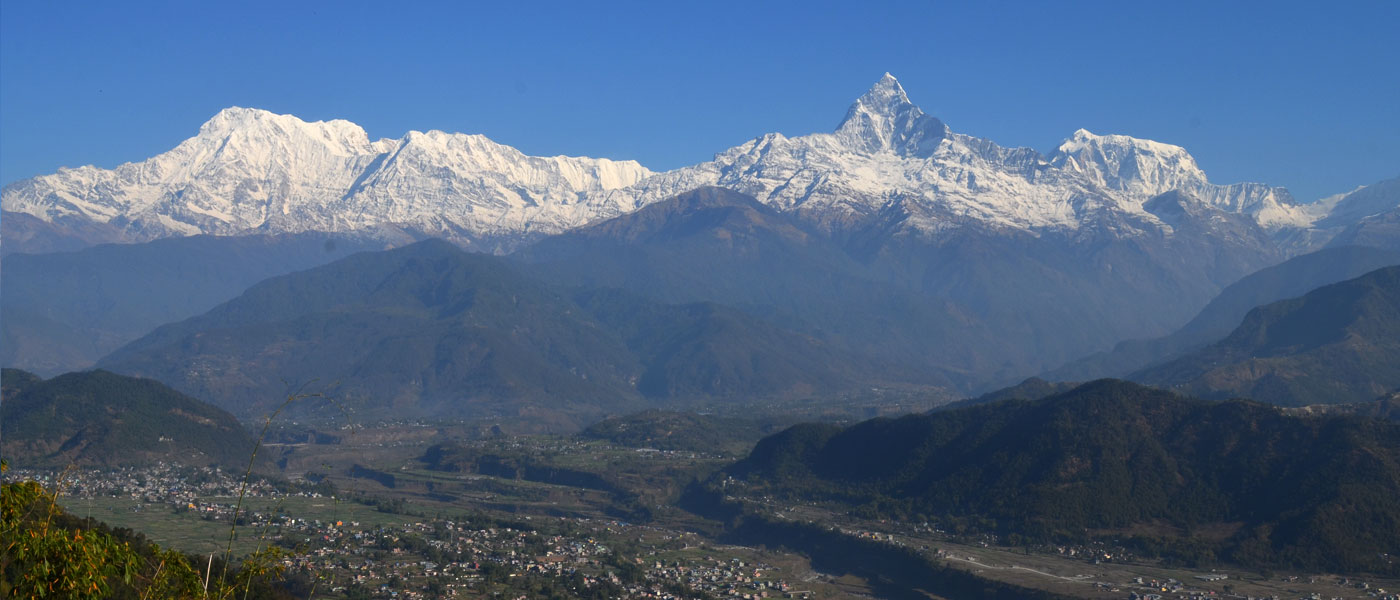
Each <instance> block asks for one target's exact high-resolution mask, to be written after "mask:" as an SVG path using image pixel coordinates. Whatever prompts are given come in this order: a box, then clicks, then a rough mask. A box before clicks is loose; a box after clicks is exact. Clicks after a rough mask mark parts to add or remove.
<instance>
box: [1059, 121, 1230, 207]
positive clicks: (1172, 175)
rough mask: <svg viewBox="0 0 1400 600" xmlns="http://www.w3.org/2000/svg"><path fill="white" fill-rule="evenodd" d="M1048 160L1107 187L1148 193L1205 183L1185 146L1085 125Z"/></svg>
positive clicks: (1150, 194) (1194, 160) (1154, 193)
mask: <svg viewBox="0 0 1400 600" xmlns="http://www.w3.org/2000/svg"><path fill="white" fill-rule="evenodd" d="M1050 164H1052V165H1054V166H1056V167H1059V168H1062V169H1065V170H1067V171H1071V172H1077V173H1080V174H1082V175H1085V176H1087V177H1088V178H1090V179H1091V180H1093V181H1094V182H1095V183H1098V184H1099V185H1102V186H1104V187H1107V188H1109V189H1113V190H1118V191H1124V192H1134V193H1139V194H1143V195H1147V196H1155V195H1157V194H1161V193H1163V192H1166V191H1169V190H1173V189H1179V188H1183V187H1194V186H1197V185H1200V184H1204V183H1206V174H1205V173H1204V172H1202V171H1201V169H1200V167H1198V166H1196V159H1195V158H1192V157H1191V155H1190V154H1189V153H1187V152H1186V149H1185V148H1182V147H1180V146H1173V145H1171V144H1163V143H1160V142H1154V141H1151V140H1141V139H1137V138H1134V137H1129V136H1126V135H1095V134H1093V133H1090V132H1089V131H1087V130H1084V129H1080V130H1078V131H1076V132H1074V135H1072V136H1070V138H1069V139H1067V140H1065V141H1064V143H1062V144H1060V147H1059V148H1057V149H1056V150H1055V153H1054V155H1053V156H1051V158H1050Z"/></svg>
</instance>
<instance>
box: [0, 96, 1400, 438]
mask: <svg viewBox="0 0 1400 600" xmlns="http://www.w3.org/2000/svg"><path fill="white" fill-rule="evenodd" d="M1396 181H1397V180H1390V181H1385V182H1381V183H1378V184H1375V185H1371V186H1368V187H1362V188H1359V189H1357V190H1355V191H1353V192H1351V193H1348V194H1342V195H1338V196H1335V197H1331V198H1327V199H1323V200H1320V201H1317V202H1312V203H1300V202H1297V201H1296V200H1294V199H1293V198H1292V197H1291V196H1290V195H1289V194H1288V192H1287V191H1286V190H1283V189H1282V188H1276V187H1271V186H1268V185H1264V184H1257V183H1241V184H1232V185H1217V184H1214V183H1211V182H1210V181H1209V180H1208V179H1207V178H1206V176H1205V174H1204V173H1203V172H1202V171H1201V170H1200V169H1199V168H1198V167H1197V166H1196V164H1195V161H1194V159H1192V158H1191V156H1190V155H1189V154H1188V153H1187V152H1186V151H1185V150H1184V149H1182V148H1179V147H1176V146H1171V145H1168V144H1162V143H1158V142H1152V141H1148V140H1139V139H1134V138H1130V137H1126V136H1117V135H1094V134H1091V133H1089V132H1087V131H1083V130H1080V131H1077V132H1075V133H1074V134H1072V135H1071V136H1070V138H1069V139H1067V140H1066V141H1065V142H1064V143H1062V144H1061V145H1060V146H1059V147H1057V148H1056V149H1055V150H1054V151H1052V152H1050V153H1049V154H1041V153H1039V152H1037V151H1035V150H1031V149H1026V148H1004V147H1001V146H999V145H997V144H995V143H994V142H991V141H989V140H984V139H980V138H976V137H972V136H968V135H964V134H959V133H955V132H953V131H952V130H951V129H950V128H949V127H948V126H946V125H945V124H944V123H943V122H942V121H940V120H938V119H937V118H935V117H933V116H930V115H927V114H925V113H923V112H922V111H921V110H920V109H919V108H918V107H917V106H915V105H914V104H913V103H912V102H910V101H909V99H908V97H907V96H906V95H905V93H904V91H903V89H902V88H901V87H900V86H899V83H898V82H897V81H896V80H895V79H894V78H893V77H891V76H889V75H886V76H885V77H883V78H881V79H880V81H878V82H877V83H876V84H875V85H874V86H873V87H872V88H871V89H870V90H869V91H868V92H867V93H866V94H864V95H863V96H861V97H860V98H859V99H858V100H857V101H856V102H855V103H854V104H853V105H852V106H851V107H850V108H849V110H848V111H847V114H846V116H845V118H844V119H843V120H842V121H841V122H840V124H839V126H838V127H837V128H836V130H835V131H834V132H833V133H818V134H812V135H807V136H801V137H793V138H788V137H785V136H782V135H779V134H768V135H764V136H761V137H759V138H756V139H754V140H751V141H749V142H747V143H745V144H741V145H739V146H736V147H734V148H731V149H728V150H725V151H723V152H720V153H719V154H717V155H716V156H715V159H714V160H713V161H710V162H706V163H702V164H699V165H694V166H690V167H684V168H680V169H676V170H673V171H668V172H663V173H653V172H651V171H649V170H647V169H645V168H644V167H642V166H640V165H638V164H636V163H634V162H630V161H628V162H618V161H608V160H595V159H588V158H568V157H550V158H540V157H529V156H526V155H524V154H521V153H520V152H518V151H516V150H514V149H513V148H510V147H508V146H504V145H500V144H497V143H495V142H492V141H490V140H487V139H486V138H484V137H481V136H472V135H462V134H446V133H442V132H429V133H426V134H424V133H417V132H410V133H409V134H408V135H406V136H404V137H403V138H401V139H398V140H379V141H370V140H369V139H368V138H367V136H366V135H365V134H364V132H363V130H361V129H359V128H358V127H357V126H355V125H353V124H350V123H348V122H345V121H331V122H318V123H305V122H303V121H301V120H299V119H296V118H295V117H291V116H287V115H273V114H271V113H267V112H265V111H258V110H252V109H228V110H225V111H223V112H221V113H220V114H219V115H217V116H216V117H215V118H214V119H212V120H211V121H210V122H209V123H206V124H205V126H204V127H202V128H201V130H200V132H199V133H198V135H196V136H195V137H193V138H190V139H189V140H186V141H185V142H183V143H181V144H180V145H179V146H178V147H176V148H175V149H174V150H172V151H170V152H168V153H165V154H162V155H159V156H156V157H153V158H151V159H149V160H147V161H143V162H140V163H131V164H126V165H122V166H120V167H118V168H116V169H113V170H103V169H98V168H95V167H83V168H79V169H63V170H60V171H59V172H58V173H56V174H52V175H45V176H41V177H36V178H33V179H29V180H25V181H21V182H17V183H14V184H12V185H9V186H6V187H5V189H4V191H3V208H4V211H5V212H4V215H3V222H0V229H3V239H4V246H3V248H4V252H5V253H6V256H5V258H4V269H3V277H4V289H5V293H4V299H3V300H4V310H5V313H6V319H5V322H4V324H3V326H4V336H5V337H4V345H5V348H4V350H3V358H4V360H5V361H6V362H5V364H6V365H11V366H21V367H25V368H30V369H35V370H37V371H39V372H41V373H44V374H53V373H57V372H60V371H63V370H68V369H74V368H85V367H88V366H91V365H93V364H102V365H104V366H106V367H108V368H112V369H115V370H119V371H124V372H130V373H139V374H144V375H150V376H156V377H158V378H160V379H162V380H163V381H166V382H167V383H170V384H171V385H173V386H174V387H176V388H177V389H180V390H182V391H184V392H186V393H192V394H195V395H198V396H200V397H201V398H206V399H210V400H213V401H215V402H216V403H218V404H220V405H222V406H225V407H227V408H231V409H238V410H242V409H243V408H246V407H247V406H249V403H251V404H252V405H256V404H257V403H258V402H264V401H267V400H268V399H269V398H275V397H276V396H277V394H276V393H274V392H275V391H276V390H273V389H272V388H274V387H277V385H280V383H278V382H280V381H282V380H283V379H288V380H293V381H305V380H310V379H319V380H325V381H340V382H342V383H344V384H346V385H347V386H348V387H347V389H354V390H355V392H354V393H355V394H359V395H361V397H364V398H369V397H374V398H380V399H385V400H386V401H387V402H389V403H390V404H389V405H396V404H394V403H401V404H402V405H403V406H412V407H414V408H415V409H417V410H422V411H424V412H439V411H445V412H448V413H459V412H463V411H465V412H471V411H472V410H476V409H477V408H481V409H483V410H486V409H489V411H490V412H502V411H504V412H507V413H509V412H518V411H519V410H520V409H521V407H520V405H517V404H518V403H520V402H524V403H525V404H530V403H543V404H544V405H549V404H550V403H555V405H554V406H553V408H561V407H563V405H564V404H569V405H570V406H574V407H577V408H578V409H579V410H580V411H582V413H580V414H583V413H586V414H590V415H592V414H602V413H606V412H608V411H611V410H615V409H622V408H626V407H641V406H648V405H652V404H655V403H656V402H659V401H667V402H669V401H672V400H680V399H688V400H695V399H706V401H708V400H723V401H732V400H736V399H741V398H752V397H755V396H762V397H792V396H802V395H842V394H849V393H854V391H855V390H861V389H865V390H869V389H870V388H872V387H873V388H876V389H879V390H889V389H897V390H903V391H914V392H917V393H927V394H931V395H933V396H936V397H940V398H953V397H957V396H960V395H967V394H972V393H976V392H981V391H986V390H989V389H993V388H995V387H998V386H1001V385H1005V384H1008V383H1011V382H1014V381H1019V380H1021V379H1023V378H1025V377H1027V376H1030V375H1035V374H1038V373H1046V372H1047V371H1048V372H1050V375H1051V376H1053V377H1058V378H1070V379H1081V378H1091V377H1098V376H1102V375H1126V374H1128V373H1131V372H1134V371H1137V370H1139V369H1144V368H1148V367H1152V366H1154V365H1159V364H1161V363H1163V362H1165V361H1168V360H1174V359H1178V358H1181V357H1183V356H1185V355H1186V354H1187V353H1189V352H1192V351H1196V350H1199V349H1201V348H1203V347H1206V346H1207V345H1210V344H1213V343H1215V342H1217V341H1219V340H1220V339H1222V338H1224V337H1225V336H1226V335H1227V334H1230V332H1231V331H1232V330H1234V329H1235V328H1236V327H1237V326H1239V325H1240V323H1241V321H1240V320H1241V319H1243V318H1244V316H1245V314H1246V313H1248V312H1249V311H1250V310H1251V309H1253V308H1254V307H1255V306H1258V305H1261V304H1267V303H1269V302H1274V301H1278V300H1283V299H1285V298H1289V297H1293V296H1298V295H1301V294H1303V293H1305V292H1308V291H1310V290H1312V289H1314V288H1317V287H1319V286H1322V285H1327V284H1333V283H1336V282H1339V281H1342V280H1344V279H1347V278H1350V277H1355V276H1357V275H1360V274H1362V273H1364V272H1366V271H1368V270H1371V269H1374V268H1377V267H1380V266H1385V265H1387V264H1395V258H1396V255H1395V254H1394V252H1397V251H1400V226H1397V223H1400V185H1397V183H1396ZM190 234H217V235H216V236H213V237H209V236H203V237H202V236H194V237H185V236H189V235H190ZM249 235H258V236H262V237H248V236H249ZM425 237H444V238H446V239H448V240H450V241H452V242H454V243H456V244H457V245H458V246H462V247H465V248H467V249H469V250H477V251H485V252H487V253H493V254H506V255H507V256H506V257H505V258H497V257H490V256H480V255H469V254H463V253H460V252H455V251H453V252H449V249H448V248H445V247H443V246H441V245H432V244H429V245H422V246H414V247H412V248H413V249H411V250H410V249H409V248H404V249H403V251H402V252H401V251H391V252H389V253H382V254H362V255H355V256H350V251H351V250H374V249H382V248H386V247H392V246H400V245H403V244H405V243H406V242H409V241H413V240H418V239H422V238H425ZM151 240H158V241H151ZM110 241H119V242H134V243H128V244H124V245H118V246H104V247H102V248H91V249H87V250H82V249H81V248H83V247H85V246H88V245H91V244H95V243H99V242H110ZM1356 246H1361V247H1356ZM75 249H76V251H73V250H75ZM54 250H70V251H66V252H54ZM1319 250H1320V252H1319ZM36 252H44V253H43V254H33V253H36ZM424 253H427V254H424ZM1290 259H1291V260H1290ZM333 260H339V261H340V262H337V263H335V264H333V265H329V266H325V267H321V268H319V269H312V270H310V271H302V272H297V271H299V270H301V269H307V268H311V267H317V266H318V265H325V264H326V263H328V262H331V261H333ZM1269 268H1273V270H1271V271H1261V270H1263V269H1269ZM268 277H280V278H279V279H271V280H266V281H263V280H265V279H266V278H268ZM258 281H263V283H261V284H258V285H254V284H255V283H257V282H258ZM249 286H253V287H251V288H249ZM245 289H247V291H246V292H244V290H245ZM1222 291H1223V292H1224V293H1223V294H1222ZM240 294H241V296H240ZM478 298H480V299H489V300H490V301H485V300H483V301H481V302H477V301H476V299H478ZM506 299H509V301H507V300H506ZM221 303H222V304H221ZM1368 306H1370V305H1368ZM211 309H212V310H211ZM205 311H210V312H207V313H206V312H205ZM1251 314H1252V313H1251ZM1193 318H1194V320H1193ZM184 319H188V320H187V321H183V322H180V323H174V322H177V321H181V320H184ZM163 323H172V324H170V325H167V326H165V327H162V328H160V329H158V330H155V331H154V332H153V333H149V334H148V332H151V330H152V329H153V328H155V327H156V326H157V325H160V324H163ZM1183 327H1184V328H1183ZM1164 336H1165V337H1164ZM138 338H139V339H138ZM1127 340H1148V341H1137V342H1132V341H1127ZM1154 340H1155V341H1154ZM124 344H130V345H126V346H125V347H122V346H123V345H124ZM118 348H120V349H118ZM113 351H115V353H113V354H111V355H110V356H107V357H106V358H102V357H103V356H104V355H107V353H109V352H113ZM1095 353H1098V354H1095ZM1091 355H1092V356H1091ZM1085 357H1088V358H1085ZM1056 369H1058V370H1056ZM1368 377H1369V376H1368ZM1382 379H1384V378H1382ZM1164 381H1165V380H1164ZM1387 381H1388V380H1387ZM1177 383H1179V382H1177ZM1358 385H1359V386H1360V387H1356V388H1355V389H1356V390H1360V389H1370V388H1366V387H1365V386H1368V385H1369V386H1374V385H1382V386H1383V385H1389V384H1386V383H1384V381H1382V380H1381V379H1376V380H1367V381H1366V382H1365V383H1364V384H1358ZM1221 389H1224V388H1221ZM1241 389H1243V388H1241ZM1249 389H1253V390H1258V389H1262V388H1258V387H1255V388H1249ZM1202 393H1204V392H1202ZM1357 393H1359V392H1357ZM269 394H270V395H269ZM1351 395H1352V396H1354V394H1351ZM565 397H567V401H566V400H564V399H563V398H565ZM1354 399H1356V398H1354V397H1349V398H1348V400H1354ZM1338 401H1340V399H1339V400H1338ZM512 403H517V404H512ZM560 403H562V404H560ZM570 403H572V404H570ZM570 410H572V409H570ZM566 412H568V411H566Z"/></svg>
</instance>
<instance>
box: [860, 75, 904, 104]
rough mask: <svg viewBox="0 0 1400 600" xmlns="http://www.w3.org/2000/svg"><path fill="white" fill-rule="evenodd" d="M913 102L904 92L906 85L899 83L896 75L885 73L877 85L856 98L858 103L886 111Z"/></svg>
mask: <svg viewBox="0 0 1400 600" xmlns="http://www.w3.org/2000/svg"><path fill="white" fill-rule="evenodd" d="M907 104H912V103H911V102H909V96H908V95H907V94H905V93H904V86H902V85H899V80H898V79H895V77H894V75H891V74H889V73H888V72H887V73H885V75H884V76H883V77H881V78H880V80H879V81H876V82H875V85H872V86H870V89H868V90H866V91H865V93H864V94H862V95H861V97H859V98H856V105H864V106H867V107H870V108H880V109H883V110H885V111H888V110H894V109H896V108H898V107H899V106H902V105H907Z"/></svg>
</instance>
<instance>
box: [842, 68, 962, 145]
mask: <svg viewBox="0 0 1400 600" xmlns="http://www.w3.org/2000/svg"><path fill="white" fill-rule="evenodd" d="M836 135H838V136H840V137H842V138H844V139H845V140H846V141H847V143H849V144H851V145H852V146H853V147H855V148H858V149H860V150H863V151H867V152H875V151H879V150H882V149H888V150H894V151H895V152H898V153H900V154H906V155H913V156H923V155H927V154H928V153H930V152H932V151H933V148H934V147H936V146H937V145H938V143H939V141H940V140H942V139H943V138H944V137H946V136H947V135H948V128H947V126H945V125H944V124H943V122H942V121H939V120H938V119H936V118H934V117H932V116H929V115H926V114H924V111H922V110H919V107H918V106H915V105H914V103H913V102H910V101H909V96H908V95H906V94H905V93H904V87H902V86H900V85H899V80H898V79H895V77H894V75H891V74H889V73H885V75H884V76H883V77H881V78H880V80H879V81H877V82H875V85H873V86H871V87H870V89H869V90H867V91H866V92H865V94H864V95H862V96H861V97H860V98H857V99H856V101H855V102H854V103H853V104H851V108H850V109H849V110H847V111H846V118H845V119H843V120H842V121H841V124H840V125H839V126H838V127H837V128H836Z"/></svg>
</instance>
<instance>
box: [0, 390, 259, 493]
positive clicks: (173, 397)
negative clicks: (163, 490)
mask: <svg viewBox="0 0 1400 600" xmlns="http://www.w3.org/2000/svg"><path fill="white" fill-rule="evenodd" d="M3 379H4V395H5V398H4V406H3V408H0V411H3V414H0V427H3V437H4V455H5V458H6V459H7V460H9V461H10V464H11V466H14V467H62V466H66V465H69V464H78V465H91V466H107V467H114V466H129V465H134V464H142V463H150V462H155V461H168V462H178V463H183V464H187V465H201V466H202V465H210V464H213V465H221V466H224V467H229V468H237V469H242V468H244V467H246V466H247V464H248V456H249V455H250V454H251V453H252V449H253V440H252V438H250V437H249V436H248V433H247V432H246V431H245V430H244V429H243V427H242V426H241V425H240V424H239V423H238V421H237V420H236V419H234V418H233V415H230V414H228V413H227V412H224V411H222V410H220V409H218V408H215V407H213V406H210V405H209V404H205V403H204V402H200V401H199V400H196V399H194V398H191V397H189V396H186V395H184V394H181V393H179V392H176V391H175V390H172V389H170V388H168V387H166V386H165V385H163V384H161V383H160V382H158V381H153V380H150V379H138V378H135V377H125V376H122V375H117V374H114V373H109V372H107V371H88V372H80V373H68V374H65V375H60V376H58V377H54V378H53V379H48V380H41V379H39V378H37V377H35V376H34V375H32V374H29V373H26V372H24V371H19V370H16V369H5V370H4V375H3Z"/></svg>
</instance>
